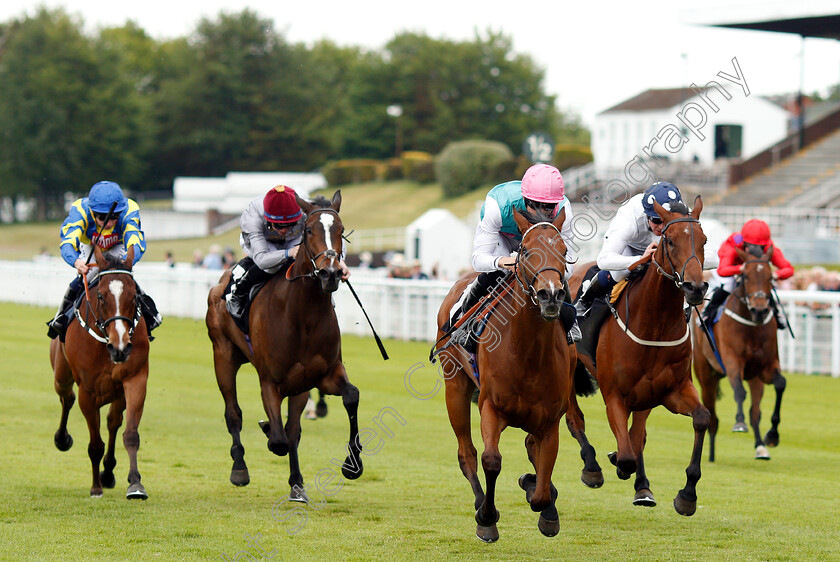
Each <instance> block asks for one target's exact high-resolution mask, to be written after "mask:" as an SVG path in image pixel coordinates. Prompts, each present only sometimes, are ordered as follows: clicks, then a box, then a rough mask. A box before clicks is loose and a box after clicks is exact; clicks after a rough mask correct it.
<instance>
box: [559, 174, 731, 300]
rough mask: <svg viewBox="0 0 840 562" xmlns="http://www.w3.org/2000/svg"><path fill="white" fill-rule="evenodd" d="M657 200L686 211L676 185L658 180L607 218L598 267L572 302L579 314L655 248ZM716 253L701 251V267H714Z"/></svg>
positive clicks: (658, 225) (658, 228)
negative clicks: (610, 217) (594, 274)
mask: <svg viewBox="0 0 840 562" xmlns="http://www.w3.org/2000/svg"><path fill="white" fill-rule="evenodd" d="M654 201H656V202H658V203H659V204H660V205H662V207H664V208H665V210H667V211H671V212H685V213H687V212H688V207H687V206H686V204H685V203H684V202H683V200H682V194H681V193H680V190H679V189H678V188H677V186H675V185H673V184H670V183H667V182H657V183H655V184H653V185H651V186H650V187H648V188H647V189H646V190H645V191H644V193H639V194H638V195H634V196H633V197H631V198H630V199H628V200H627V201H626V202H625V203H624V204H623V205H622V206H621V207H619V209H618V212H617V213H616V215H615V217H613V219H612V221H611V222H610V225H609V227H608V228H607V232H606V234H605V235H604V244H603V246H602V247H601V252H600V253H599V254H598V258H597V259H596V263H597V265H598V269H600V271H599V272H598V274H597V275H596V276H595V277H593V278H592V280H591V281H590V282H589V283H588V285H587V283H584V285H583V287H584V289H583V293H582V294H581V297H580V299H579V300H578V302H577V303H576V304H575V308H576V309H577V314H578V317H584V316H586V315H587V314H588V313H589V310H590V309H591V307H592V303H593V302H595V299H596V298H600V297H604V296H607V295H609V294H610V292H611V291H612V288H613V287H614V286H615V284H616V283H618V282H619V281H621V280H622V279H624V278H625V277H627V275H628V274H629V273H630V270H629V269H628V267H630V266H631V265H632V264H634V263H635V262H637V261H638V260H640V259H642V258H645V257H647V256H649V255H651V254H653V253H654V252H655V251H656V248H657V247H658V246H659V238H660V237H661V236H662V228H663V227H664V225H663V224H662V219H661V218H660V217H659V215H658V214H657V213H656V210H655V209H654V208H653V202H654ZM717 263H718V257H717V254H716V253H715V251H714V250H713V249H711V248H706V249H705V252H704V266H703V268H704V269H714V268H715V267H716V266H717Z"/></svg>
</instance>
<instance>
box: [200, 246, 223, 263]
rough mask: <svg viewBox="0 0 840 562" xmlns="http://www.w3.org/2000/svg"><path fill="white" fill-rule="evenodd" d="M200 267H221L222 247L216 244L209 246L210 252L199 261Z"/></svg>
mask: <svg viewBox="0 0 840 562" xmlns="http://www.w3.org/2000/svg"><path fill="white" fill-rule="evenodd" d="M201 267H203V268H204V269H223V268H222V247H221V246H219V245H218V244H213V245H212V246H210V252H209V253H208V254H207V255H206V256H204V259H203V260H202V261H201Z"/></svg>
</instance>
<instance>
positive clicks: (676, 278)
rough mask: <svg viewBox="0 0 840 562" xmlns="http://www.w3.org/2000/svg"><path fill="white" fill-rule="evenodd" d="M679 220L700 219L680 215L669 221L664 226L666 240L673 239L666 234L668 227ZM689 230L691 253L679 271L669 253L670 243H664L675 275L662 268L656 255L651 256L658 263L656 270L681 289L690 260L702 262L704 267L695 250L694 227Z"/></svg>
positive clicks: (664, 248)
mask: <svg viewBox="0 0 840 562" xmlns="http://www.w3.org/2000/svg"><path fill="white" fill-rule="evenodd" d="M678 222H696V223H699V222H700V221H699V220H697V219H695V218H694V217H680V218H678V219H674V220H672V221H668V222H667V223H665V226H664V227H663V228H662V238H664V239H665V241H666V242H668V241H669V240H671V239H670V238H668V235H667V234H665V232H666V231H667V230H668V227H670V226H671V225H672V224H675V223H678ZM688 230H689V232H690V234H691V255H690V256H688V259H686V260H685V263H683V266H682V269H680V270H679V271H677V268H676V267H675V266H674V262H673V261H672V260H671V254H670V253H668V244H664V245H663V248H662V251H663V252H664V253H665V259H667V260H668V265H670V266H671V271H673V272H674V273H673V275H672V274H670V273H668V272H666V271H665V270H664V269H662V266H661V265H659V264H658V263H657V261H656V258H655V257H654V256H651V261H652V262H653V263H654V265H656V270H657V271H658V272H659V274H660V275H663V276H664V277H666V278H668V279H670V280H671V281H673V282H674V284H675V285H676V286H677V287H678V288H679V289H682V288H683V285H684V284H685V280H684V279H685V268H686V267H688V262H690V261H691V260H692V259H695V260H697V263H699V264H700V268H701V269H702V268H703V262H701V261H700V258H698V257H697V253H696V252H695V251H694V229H693V228H690V227H689V229H688Z"/></svg>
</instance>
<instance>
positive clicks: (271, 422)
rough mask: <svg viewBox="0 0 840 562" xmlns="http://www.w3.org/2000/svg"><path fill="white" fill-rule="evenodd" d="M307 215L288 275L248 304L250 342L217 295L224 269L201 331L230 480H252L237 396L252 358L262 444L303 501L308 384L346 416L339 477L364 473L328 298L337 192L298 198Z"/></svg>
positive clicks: (334, 266) (338, 229)
mask: <svg viewBox="0 0 840 562" xmlns="http://www.w3.org/2000/svg"><path fill="white" fill-rule="evenodd" d="M297 202H298V204H299V205H300V207H301V209H303V211H304V213H306V219H305V220H306V225H305V228H304V234H303V241H302V242H301V245H300V249H299V250H298V254H297V259H296V260H295V262H294V264H293V265H292V266H291V268H290V269H289V270H288V272H287V274H286V275H285V276H284V275H275V276H274V277H272V278H271V279H270V280H269V281H268V282H267V283H266V285H265V286H264V287H263V288H262V290H261V291H260V292H259V293H258V294H257V296H256V297H255V298H254V301H253V302H252V303H251V310H250V315H249V328H250V345H249V342H248V341H247V340H246V339H245V335H244V334H243V333H242V331H241V330H239V328H237V327H236V325H235V324H234V323H233V320H232V319H231V317H230V314H229V313H228V312H227V309H226V308H225V301H224V300H223V299H222V294H223V293H224V290H225V286H226V285H227V283H228V279H229V277H230V272H229V271H227V272H225V273H224V274H223V275H222V278H221V280H220V282H219V284H218V285H216V286H215V287H213V289H211V290H210V294H209V296H208V298H207V317H206V322H207V333H208V334H209V336H210V340H211V341H212V343H213V364H214V367H215V371H216V382H217V383H218V385H219V390H220V391H221V393H222V397H223V398H224V401H225V422H226V423H227V428H228V431H229V432H230V435H231V437H232V439H233V446H232V447H231V449H230V455H231V458H232V459H233V468H232V469H231V473H230V481H231V482H232V483H233V484H234V485H236V486H245V485H247V484H248V483H249V482H250V476H249V474H248V467H247V465H246V464H245V449H244V447H243V446H242V442H241V440H240V437H239V434H240V432H241V431H242V410H240V408H239V403H238V401H237V398H236V373H237V372H238V371H239V368H240V367H241V366H242V365H243V364H245V363H248V362H250V363H251V364H253V365H254V368H255V369H256V370H257V374H258V375H259V380H260V390H261V393H262V400H263V407H264V408H265V413H266V414H267V415H268V422H261V423H260V427H261V428H262V429H263V431H264V432H265V433H266V436H267V437H268V448H269V450H270V451H271V452H273V453H274V454H276V455H280V456H283V455H286V454H287V453H288V455H289V467H290V471H289V472H290V475H289V485H290V486H291V489H292V491H291V495H290V499H292V500H293V501H301V502H305V501H307V500H308V498H307V495H306V493H305V491H304V486H303V476H302V475H301V473H300V466H299V463H298V444H299V442H300V431H301V428H300V416H301V412H303V408H304V406H305V405H306V400H307V397H308V395H309V390H311V389H312V388H318V389H319V390H321V391H323V392H325V393H326V394H332V395H340V396H341V398H342V401H343V403H344V408H345V409H346V410H347V415H348V417H349V419H350V442H349V445H348V451H349V454H348V456H347V459H346V460H345V462H344V464H343V465H342V474H343V475H344V477H345V478H348V479H355V478H358V477H359V476H361V475H362V460H361V457H360V454H359V453H360V452H361V450H362V447H361V444H360V443H359V439H358V433H359V427H358V419H357V412H358V406H359V390H358V389H357V388H356V387H355V386H353V385H352V384H351V383H350V381H349V380H348V378H347V373H346V371H345V370H344V364H343V363H342V361H341V333H340V332H339V329H338V320H337V318H336V315H335V310H334V308H333V304H332V293H333V292H334V291H336V290H337V289H338V284H339V281H340V280H341V268H340V267H339V258H340V256H341V249H342V247H343V239H342V233H343V232H344V226H343V225H342V223H341V219H340V218H339V216H338V211H339V208H340V206H341V193H340V192H338V191H336V192H335V194H334V195H333V198H332V201H331V202H329V201H326V202H325V203H326V205H328V206H326V205H325V206H323V207H318V206H315V205H313V204H311V203H309V202H307V201H305V200H304V199H301V198H300V197H298V198H297ZM286 398H288V399H289V400H288V409H287V421H286V424H285V426H284V425H283V423H282V417H281V411H280V408H281V404H282V402H283V400H284V399H286Z"/></svg>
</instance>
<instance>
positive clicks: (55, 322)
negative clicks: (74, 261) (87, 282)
mask: <svg viewBox="0 0 840 562" xmlns="http://www.w3.org/2000/svg"><path fill="white" fill-rule="evenodd" d="M82 289H84V285H83V284H82V280H81V277H76V278H75V279H73V281H71V282H70V286H69V287H67V291H66V292H65V293H64V299H63V300H62V301H61V304H60V305H59V306H58V312H56V313H55V317H54V318H53V319H52V320H50V321H49V322H47V335H48V336H49V337H50V339H55V338H56V337H59V336H60V337H61V339H64V332H65V331H66V330H67V326H68V325H69V323H70V322H69V318H68V317H67V311H68V310H69V309H70V308H71V307H72V306H73V303H74V302H76V298H78V296H79V294H80V293H81V291H82Z"/></svg>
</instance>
